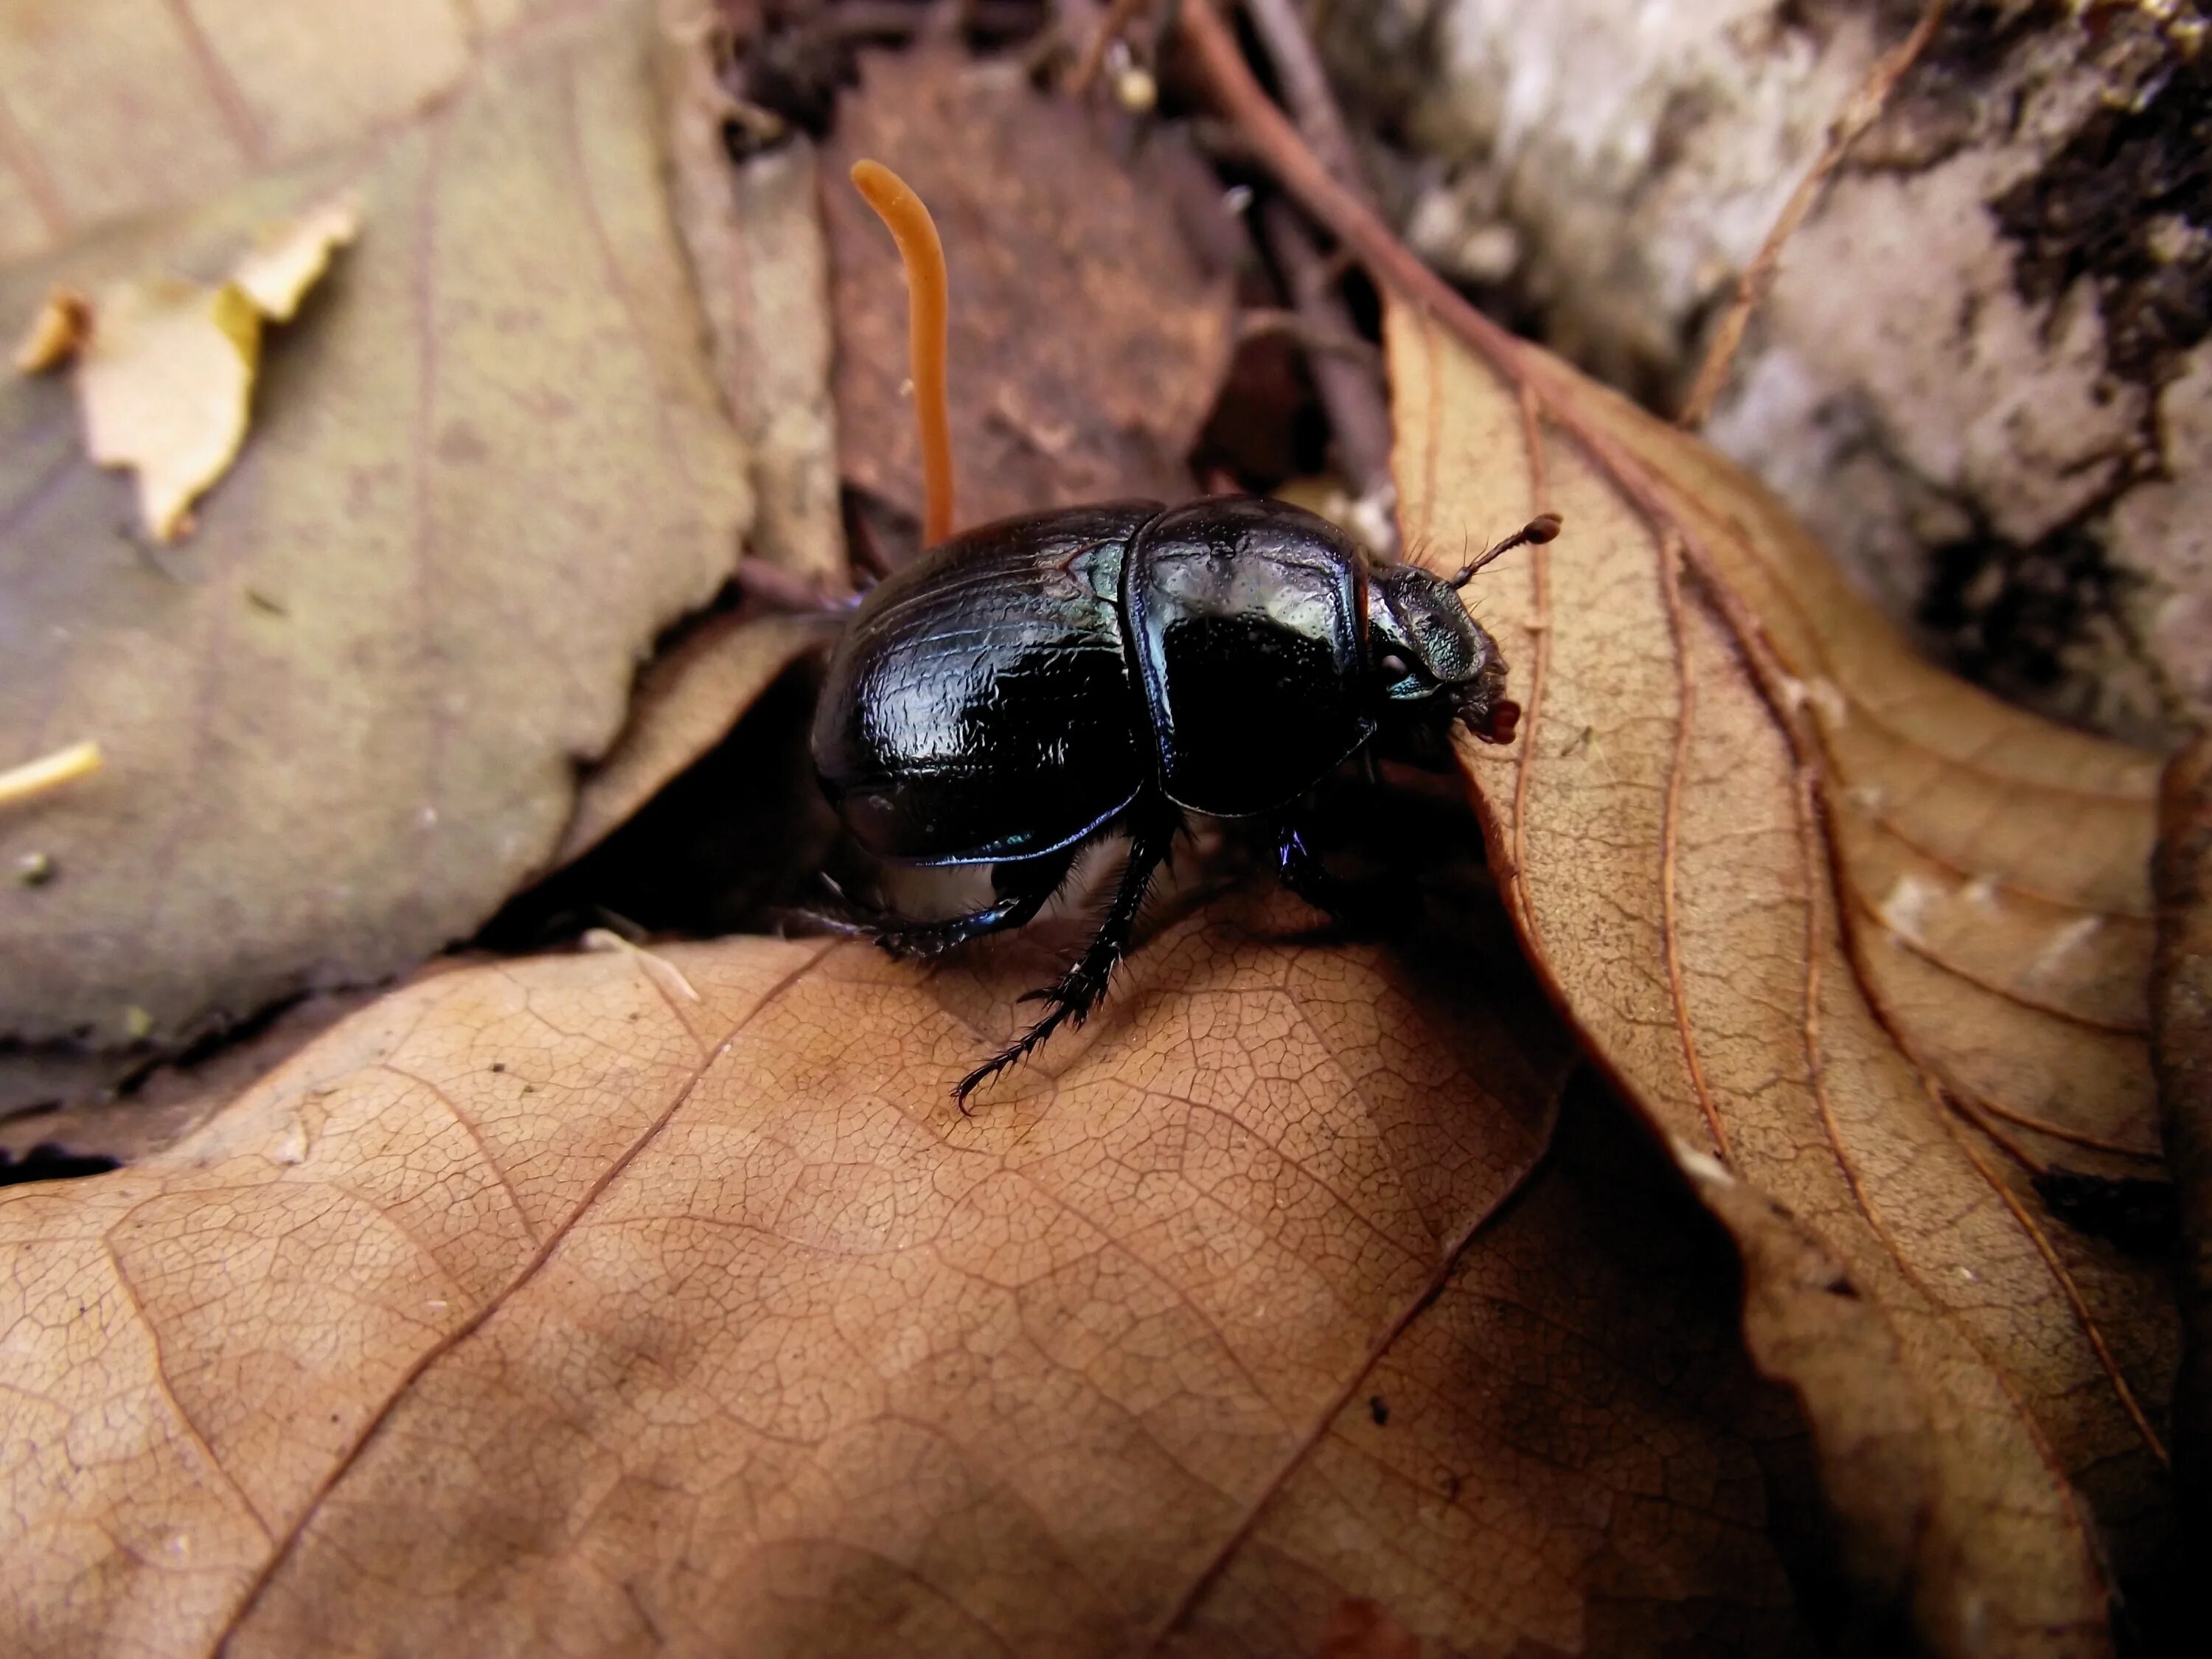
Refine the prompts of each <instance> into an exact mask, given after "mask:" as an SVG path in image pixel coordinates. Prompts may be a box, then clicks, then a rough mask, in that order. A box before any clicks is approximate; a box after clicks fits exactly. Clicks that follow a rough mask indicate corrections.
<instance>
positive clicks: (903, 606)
mask: <svg viewBox="0 0 2212 1659" xmlns="http://www.w3.org/2000/svg"><path fill="white" fill-rule="evenodd" d="M1558 528H1559V521H1558V520H1557V519H1555V518H1553V517H1551V516H1549V515H1547V516H1545V517H1543V518H1541V519H1538V520H1535V521H1534V523H1532V524H1531V525H1529V526H1528V528H1527V529H1525V530H1523V531H1522V532H1520V533H1519V534H1517V535H1516V536H1513V537H1510V538H1508V539H1507V540H1505V541H1504V542H1501V543H1499V544H1498V545H1497V546H1496V547H1493V548H1492V549H1491V550H1489V551H1488V552H1486V553H1485V554H1484V555H1483V556H1482V557H1481V558H1480V559H1479V560H1477V561H1476V562H1474V563H1473V564H1470V565H1468V567H1467V568H1466V569H1464V570H1462V572H1461V573H1460V574H1458V575H1457V576H1456V577H1455V578H1453V579H1452V580H1449V581H1447V580H1443V579H1442V578H1440V577H1438V576H1437V575H1435V574H1431V572H1429V571H1427V570H1424V569H1422V568H1419V567H1418V566H1415V565H1411V564H1392V565H1387V566H1383V567H1381V568H1370V564H1369V562H1368V561H1367V560H1366V558H1365V557H1364V556H1363V555H1362V554H1361V553H1360V552H1359V550H1358V548H1356V547H1355V546H1354V545H1353V544H1352V543H1351V542H1350V541H1349V540H1348V539H1347V538H1346V537H1345V536H1344V535H1343V534H1342V533H1341V532H1339V531H1338V530H1337V529H1336V528H1335V527H1334V526H1332V525H1331V524H1329V523H1328V520H1324V519H1322V518H1319V517H1317V516H1316V515H1315V514H1313V513H1308V512H1305V511H1304V510H1303V509H1301V508H1298V507H1291V506H1288V505H1285V504H1284V503H1282V502H1279V501H1269V500H1265V499H1261V498H1255V497H1229V498H1222V497H1216V498H1212V499H1207V500H1203V501H1193V502H1191V503H1189V504H1188V505H1187V506H1183V507H1167V508H1163V507H1160V506H1159V505H1158V504H1157V503H1155V502H1151V501H1121V502H1112V503H1107V504H1102V505H1097V506H1089V507H1066V508H1062V509H1060V510H1058V511H1054V512H1046V513H1032V514H1028V515H1024V516H1022V517H1018V518H1012V519H1006V520H1000V522H998V523H996V524H991V525H985V526H980V527H978V528H976V529H973V530H969V531H967V532H963V533H962V534H959V535H957V536H953V537H951V538H949V539H947V540H945V541H943V542H940V543H939V544H938V545H937V546H935V547H933V548H932V549H930V550H928V551H927V552H925V553H923V554H922V555H921V556H920V557H919V558H917V559H915V561H914V562H912V563H911V564H908V565H907V566H906V567H905V568H902V569H901V570H899V571H898V572H896V574H893V575H891V576H890V577H889V578H887V579H886V580H884V581H883V582H882V583H881V584H880V585H878V586H877V587H876V588H875V589H874V590H873V591H872V592H870V593H869V594H868V595H867V597H866V599H865V600H863V601H862V603H861V604H860V607H859V609H858V611H856V613H855V614H854V617H853V620H852V623H851V625H850V626H849V628H848V629H847V631H846V633H845V635H844V636H843V638H842V640H841V641H840V642H839V644H838V646H837V647H836V653H835V654H834V655H833V656H832V657H831V659H830V662H829V673H828V679H827V683H826V684H825V685H824V687H823V696H822V702H821V705H820V707H819V709H818V711H817V714H816V717H815V722H814V732H813V745H814V763H815V769H816V770H817V773H818V775H820V778H821V781H822V787H823V792H824V793H826V794H827V795H828V797H829V800H830V801H831V803H832V804H833V805H835V807H836V811H837V813H838V816H839V817H841V818H842V820H843V822H844V823H845V824H846V825H847V827H848V829H851V831H852V832H853V834H854V837H855V838H856V839H857V840H858V841H859V842H860V844H861V845H862V846H863V847H865V848H866V849H867V850H868V851H869V852H871V853H872V854H876V855H877V856H878V857H879V858H882V859H884V860H890V861H892V862H897V863H909V864H921V865H952V864H989V865H992V866H995V867H994V871H993V880H994V886H995V889H996V890H997V892H998V894H999V898H998V901H997V902H995V903H994V904H992V905H990V906H988V907H987V908H984V909H981V910H978V911H976V912H975V913H974V914H972V915H963V916H956V917H952V918H951V919H948V920H945V921H907V920H904V919H902V918H898V917H895V916H889V915H879V916H877V917H875V918H873V919H872V927H871V931H872V932H873V933H875V934H876V936H877V938H878V940H879V941H880V942H881V943H882V944H883V945H884V947H885V948H886V949H889V950H890V951H893V952H894V953H896V954H902V955H923V956H927V955H933V954H935V953H936V952H937V951H941V950H945V949H946V948H948V947H950V946H951V945H957V944H959V943H961V942H963V940H967V939H974V938H975V937H977V936H978V935H980V934H983V933H993V932H995V931H997V930H999V929H1001V928H1007V927H1019V926H1021V925H1022V924H1023V923H1024V922H1026V921H1029V920H1030V918H1031V917H1033V916H1034V915H1036V913H1037V912H1038V910H1039V909H1041V908H1042V907H1043V905H1044V903H1045V902H1046V901H1047V900H1048V899H1049V898H1050V897H1051V896H1052V895H1053V893H1054V891H1055V890H1057V889H1058V888H1059V886H1060V883H1061V882H1062V881H1063V880H1064V879H1065V878H1066V875H1067V873H1068V871H1069V868H1070V866H1072V865H1073V863H1074V860H1075V857H1076V854H1077V853H1078V851H1079V849H1080V848H1082V847H1083V846H1084V844H1085V842H1089V841H1091V840H1092V839H1093V838H1095V837H1097V836H1103V835H1105V834H1108V833H1109V832H1110V831H1113V830H1116V829H1121V830H1126V831H1127V835H1128V836H1129V840H1130V848H1129V860H1128V864H1127V868H1126V869H1125V870H1124V871H1123V872H1122V875H1121V884H1120V888H1119V890H1118V891H1117V892H1116V893H1115V898H1114V902H1113V904H1112V906H1111V908H1109V911H1108V912H1107V915H1106V917H1105V920H1104V921H1103V923H1102V924H1101V925H1100V927H1099V929H1098V932H1097V936H1096V937H1095V938H1094V939H1092V940H1091V945H1090V947H1089V948H1088V949H1087V950H1085V951H1084V953H1083V955H1082V957H1081V958H1080V959H1079V960H1078V961H1077V962H1076V963H1075V964H1074V965H1073V967H1072V968H1070V969H1068V971H1067V973H1066V975H1064V976H1063V977H1062V978H1061V979H1060V981H1059V983H1057V984H1056V985H1054V986H1053V987H1050V988H1049V989H1048V990H1045V991H1042V992H1039V993H1036V995H1037V996H1038V997H1039V998H1040V999H1041V1000H1043V1001H1044V1002H1046V1003H1047V1004H1048V1009H1047V1012H1046V1013H1045V1015H1044V1018H1042V1019H1040V1020H1039V1021H1037V1023H1036V1024H1035V1025H1034V1026H1033V1027H1031V1028H1030V1030H1029V1031H1028V1032H1027V1033H1026V1034H1024V1036H1022V1037H1021V1039H1020V1040H1019V1041H1018V1042H1014V1043H1012V1044H1011V1045H1010V1046H1009V1047H1007V1048H1005V1049H1004V1050H1002V1051H1001V1052H1000V1053H999V1054H994V1055H993V1056H992V1058H991V1059H990V1060H987V1061H986V1062H985V1063H984V1064H983V1065H981V1066H978V1067H977V1068H976V1069H975V1071H973V1072H970V1073H969V1074H968V1075H967V1076H966V1077H965V1078H963V1079H962V1080H961V1082H960V1085H959V1087H958V1088H957V1090H956V1091H954V1092H955V1093H956V1095H957V1097H958V1098H959V1099H960V1101H961V1103H962V1105H963V1109H964V1108H965V1105H966V1102H967V1097H968V1096H969V1093H970V1092H972V1091H974V1090H975V1088H976V1087H977V1085H980V1084H981V1083H982V1082H983V1081H984V1080H985V1079H987V1078H989V1077H990V1076H991V1075H992V1074H993V1073H996V1072H998V1071H1000V1070H1001V1069H1003V1068H1004V1067H1006V1066H1009V1065H1011V1064H1012V1063H1013V1062H1014V1061H1015V1060H1018V1059H1020V1058H1021V1057H1022V1056H1023V1055H1024V1054H1027V1053H1029V1052H1030V1049H1032V1048H1036V1045H1037V1044H1038V1043H1040V1042H1042V1041H1043V1040H1044V1039H1045V1038H1046V1037H1048V1036H1050V1035H1051V1034H1052V1032H1053V1030H1054V1029H1055V1028H1056V1027H1057V1026H1058V1025H1059V1024H1060V1023H1061V1022H1062V1021H1063V1020H1069V1019H1072V1020H1073V1021H1075V1022H1076V1023H1077V1024H1081V1023H1082V1021H1083V1018H1084V1017H1085V1015H1086V1014H1087V1013H1089V1012H1090V1011H1091V1007H1092V1006H1093V1005H1094V1004H1095V1003H1096V1002H1097V1000H1098V999H1099V997H1100V996H1101V995H1102V994H1103V993H1104V991H1105V989H1106V981H1107V979H1108V977H1109V975H1111V973H1112V972H1113V969H1114V966H1115V963H1117V962H1118V961H1119V960H1120V959H1121V956H1122V955H1123V953H1124V952H1126V951H1127V949H1128V948H1129V941H1130V935H1131V932H1132V930H1133V927H1134V926H1135V924H1136V920H1137V912H1138V908H1139V906H1140V905H1141V904H1142V902H1143V901H1144V896H1145V890H1146V887H1147V886H1148V885H1149V884H1150V883H1151V881H1152V877H1153V875H1154V873H1155V872H1157V871H1158V867H1159V866H1160V864H1161V862H1162V860H1164V859H1165V858H1166V856H1167V854H1168V849H1169V843H1170V841H1171V839H1172V838H1173V836H1174V835H1175V834H1176V831H1177V830H1178V829H1180V828H1181V827H1182V822H1183V814H1184V813H1185V812H1186V811H1188V812H1197V813H1202V814H1207V815H1210V816H1214V817H1235V818H1253V817H1258V818H1262V819H1267V820H1272V822H1271V824H1270V828H1271V829H1272V831H1273V840H1274V847H1275V855H1276V860H1277V866H1278V870H1279V874H1280V876H1281V878H1282V880H1283V882H1284V884H1285V885H1286V886H1288V887H1290V888H1291V890H1293V891H1295V892H1297V893H1299V894H1300V895H1301V896H1304V897H1306V898H1308V899H1310V901H1312V902H1316V903H1318V904H1320V905H1321V906H1322V908H1339V904H1338V900H1339V894H1338V892H1337V891H1336V890H1334V884H1333V883H1332V882H1331V879H1330V878H1328V877H1327V876H1326V875H1325V874H1324V872H1322V870H1321V868H1320V866H1318V864H1317V863H1316V861H1315V860H1314V858H1313V855H1312V854H1311V853H1310V850H1309V849H1308V848H1307V846H1306V843H1305V842H1304V839H1303V837H1302V836H1301V835H1300V832H1299V828H1298V823H1297V806H1298V804H1299V801H1300V799H1301V798H1302V797H1303V796H1304V795H1305V794H1306V793H1308V792H1309V791H1310V790H1311V789H1312V787H1314V786H1315V785H1316V784H1317V783H1319V782H1320V781H1322V779H1323V778H1324V777H1326V776H1327V775H1328V774H1329V773H1330V772H1331V771H1333V770H1334V769H1335V768H1336V767H1337V765H1338V764H1339V763H1341V762H1343V761H1344V760H1345V759H1346V758H1347V757H1349V756H1351V755H1352V754H1353V753H1354V752H1355V751H1357V750H1360V749H1362V748H1363V747H1364V746H1366V745H1367V744H1370V742H1371V741H1375V740H1377V739H1381V740H1382V741H1383V743H1384V744H1388V745H1389V746H1390V747H1392V748H1395V749H1399V750H1409V751H1410V750H1418V749H1419V748H1420V747H1422V745H1423V742H1424V740H1425V743H1426V745H1427V746H1428V747H1429V748H1430V749H1431V750H1433V748H1434V747H1435V739H1436V738H1437V737H1439V736H1441V735H1442V734H1443V732H1445V731H1446V730H1447V729H1448V728H1449V726H1450V724H1451V722H1452V721H1454V720H1459V721H1461V722H1463V723H1464V724H1465V725H1466V726H1468V729H1469V730H1470V731H1472V732H1474V734H1475V735H1476V736H1477V737H1479V738H1485V739H1486V740H1488V741H1490V742H1492V743H1505V742H1510V740H1511V738H1512V735H1513V726H1514V722H1515V720H1516V718H1517V716H1518V715H1519V714H1520V710H1519V708H1518V707H1517V706H1516V704H1514V703H1512V702H1509V701H1507V700H1506V698H1505V696H1504V690H1505V663H1504V659H1503V658H1502V657H1501V656H1500V655H1499V653H1498V646H1497V643H1496V641H1493V640H1492V638H1491V637H1490V635H1488V634H1487V633H1486V632H1485V631H1484V630H1483V629H1482V628H1481V627H1480V625H1478V624H1477V623H1475V621H1474V618H1472V617H1469V616H1468V612H1467V609H1466V607H1465V606H1464V605H1462V603H1461V602H1460V598H1459V595H1458V593H1457V592H1455V589H1456V588H1457V587H1459V586H1462V585H1463V584H1464V583H1465V582H1466V581H1467V580H1468V577H1470V576H1471V575H1473V574H1474V572H1475V571H1476V570H1477V569H1479V568H1480V567H1481V566H1482V565H1483V564H1485V563H1487V562H1489V561H1490V560H1491V559H1492V558H1494V557H1496V556H1498V554H1499V553H1502V552H1504V550H1506V549H1507V548H1509V547H1514V546H1518V545H1520V544H1522V543H1524V542H1540V541H1548V540H1550V539H1551V538H1552V537H1553V535H1554V534H1555V533H1556V532H1557V531H1558Z"/></svg>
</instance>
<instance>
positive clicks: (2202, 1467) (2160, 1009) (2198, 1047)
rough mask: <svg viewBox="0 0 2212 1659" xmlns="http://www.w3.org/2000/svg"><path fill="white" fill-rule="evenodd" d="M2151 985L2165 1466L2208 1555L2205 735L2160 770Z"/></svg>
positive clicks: (2210, 1382) (2210, 1081)
mask: <svg viewBox="0 0 2212 1659" xmlns="http://www.w3.org/2000/svg"><path fill="white" fill-rule="evenodd" d="M2154 867H2155V870H2156V873H2157V881H2156V889H2157V895H2158V913H2159V916H2158V921H2159V927H2158V951H2157V954H2156V957H2155V959H2154V969H2155V971H2154V976H2153V980H2152V987H2151V988H2152V994H2153V1000H2152V1005H2151V1010H2152V1030H2153V1034H2154V1035H2153V1050H2154V1057H2155V1060H2156V1062H2157V1069H2158V1093H2159V1115H2160V1120H2161V1122H2160V1128H2161V1131H2162V1133H2163V1134H2164V1137H2165V1141H2166V1161H2167V1164H2169V1165H2170V1166H2171V1168H2172V1173H2173V1187H2174V1197H2175V1203H2176V1207H2177V1209H2178V1210H2179V1223H2180V1225H2179V1229H2178V1231H2179V1240H2178V1243H2179V1262H2178V1263H2177V1265H2176V1271H2175V1273H2174V1289H2175V1291H2176V1293H2177V1295H2178V1296H2179V1300H2180V1304H2181V1323H2182V1332H2183V1335H2184V1338H2185V1343H2184V1347H2183V1352H2182V1364H2181V1369H2180V1374H2179V1376H2177V1377H2176V1378H2175V1379H2174V1395H2173V1440H2174V1446H2173V1462H2174V1474H2175V1475H2176V1477H2177V1479H2178V1480H2179V1482H2180V1484H2181V1499H2182V1505H2183V1511H2184V1516H2185V1520H2186V1522H2187V1523H2188V1525H2189V1527H2190V1528H2191V1531H2190V1533H2189V1534H2188V1538H2189V1547H2190V1549H2191V1551H2193V1552H2194V1553H2195V1554H2196V1556H2197V1559H2199V1560H2202V1559H2203V1556H2204V1552H2205V1551H2206V1550H2207V1549H2212V736H2207V735H2203V734H2199V736H2198V737H2197V738H2196V740H2195V741H2194V742H2192V743H2191V744H2190V745H2189V747H2187V748H2186V749H2185V750H2182V751H2181V752H2180V753H2179V754H2178V755H2176V756H2175V757H2173V759H2172V763H2170V764H2169V765H2168V766H2167V768H2166V777H2165V779H2164V782H2163V787H2161V789H2160V794H2159V836H2158V858H2157V860H2156V864H2155V866H2154Z"/></svg>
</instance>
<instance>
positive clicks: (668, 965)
mask: <svg viewBox="0 0 2212 1659" xmlns="http://www.w3.org/2000/svg"><path fill="white" fill-rule="evenodd" d="M577 943H578V944H579V945H582V946H583V947H584V949H586V951H627V952H628V953H629V955H630V956H631V957H634V958H635V960H636V962H637V965H638V966H639V967H640V968H641V969H643V970H644V972H645V976H646V977H647V979H649V980H651V981H653V983H654V984H655V985H658V986H659V987H660V988H661V989H662V990H664V991H665V992H667V993H668V994H669V995H671V996H673V997H681V998H683V999H684V1001H686V1002H696V1001H698V1000H699V994H698V993H697V992H696V991H695V990H693V989H692V988H691V981H690V980H688V979H686V978H684V975H683V973H682V971H681V970H680V969H678V967H677V966H676V964H675V963H672V962H671V961H669V960H668V958H667V957H658V956H655V955H654V954H653V952H652V951H648V950H646V949H645V948H644V947H643V946H641V945H632V944H631V943H630V942H629V940H628V939H624V938H623V936H622V935H621V934H620V933H614V932H612V931H611V930H610V929H608V928H605V927H593V928H592V929H590V930H588V931H587V932H586V933H585V934H584V937H583V938H582V939H579V940H578V941H577Z"/></svg>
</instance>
